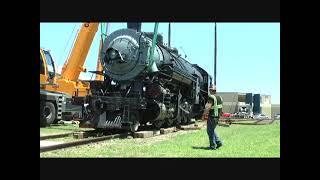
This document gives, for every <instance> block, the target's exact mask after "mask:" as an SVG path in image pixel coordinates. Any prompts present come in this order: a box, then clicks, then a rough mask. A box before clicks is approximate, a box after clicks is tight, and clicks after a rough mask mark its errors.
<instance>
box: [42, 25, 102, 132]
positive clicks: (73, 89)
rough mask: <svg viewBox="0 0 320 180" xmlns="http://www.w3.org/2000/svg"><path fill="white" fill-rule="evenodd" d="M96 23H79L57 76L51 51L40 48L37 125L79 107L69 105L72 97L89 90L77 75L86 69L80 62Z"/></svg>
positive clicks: (69, 112)
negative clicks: (69, 49) (38, 113)
mask: <svg viewBox="0 0 320 180" xmlns="http://www.w3.org/2000/svg"><path fill="white" fill-rule="evenodd" d="M98 26H99V23H83V24H82V26H81V29H80V31H79V33H78V36H77V38H76V41H75V44H74V46H73V48H72V51H71V53H70V56H69V58H68V59H67V61H66V62H65V64H64V66H63V68H62V72H61V76H60V77H57V75H56V71H55V64H54V60H53V58H52V56H51V54H50V51H49V50H45V49H43V48H40V125H42V126H45V125H47V124H51V123H53V122H55V121H57V120H60V119H62V115H63V114H66V115H70V114H72V113H73V112H76V111H79V107H76V106H73V105H72V98H73V97H85V96H86V95H88V94H89V93H90V86H89V83H88V82H84V81H81V80H79V76H80V73H81V72H86V69H85V68H84V67H83V65H84V63H85V60H86V57H87V55H88V52H89V49H90V46H91V44H92V41H93V38H94V36H95V34H96V32H97V30H98ZM98 61H99V59H98ZM99 64H100V63H99V62H98V66H99ZM97 68H98V67H97ZM101 69H102V67H101ZM99 78H101V77H99ZM102 79H103V78H102ZM77 108H78V109H77Z"/></svg>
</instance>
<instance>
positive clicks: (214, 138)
mask: <svg viewBox="0 0 320 180" xmlns="http://www.w3.org/2000/svg"><path fill="white" fill-rule="evenodd" d="M209 91H210V95H209V97H208V103H210V104H211V107H210V110H209V116H208V121H207V133H208V136H209V142H210V146H209V149H212V150H215V149H217V148H219V147H221V146H222V141H221V140H220V138H219V137H218V134H217V132H216V131H215V128H216V126H217V125H218V122H219V117H220V116H221V115H222V104H223V100H222V97H221V96H218V95H216V87H215V86H211V87H210V88H209Z"/></svg>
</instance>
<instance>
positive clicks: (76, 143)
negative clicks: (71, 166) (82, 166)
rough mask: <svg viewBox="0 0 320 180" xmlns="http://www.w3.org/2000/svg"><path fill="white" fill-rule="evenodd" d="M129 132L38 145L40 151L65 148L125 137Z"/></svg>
mask: <svg viewBox="0 0 320 180" xmlns="http://www.w3.org/2000/svg"><path fill="white" fill-rule="evenodd" d="M129 134H130V133H120V134H112V135H107V136H102V137H95V138H88V139H81V140H76V141H72V142H65V143H60V144H54V145H49V146H43V147H41V146H40V153H41V152H47V151H53V150H57V149H62V148H67V147H75V146H80V145H85V144H90V143H94V142H99V141H105V140H109V139H114V138H121V137H127V136H128V135H129Z"/></svg>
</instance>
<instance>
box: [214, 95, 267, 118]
mask: <svg viewBox="0 0 320 180" xmlns="http://www.w3.org/2000/svg"><path fill="white" fill-rule="evenodd" d="M217 95H220V96H221V97H222V99H223V108H222V111H223V112H225V113H232V114H233V113H236V112H239V111H240V110H241V109H243V108H247V109H250V112H253V113H262V114H264V115H266V116H268V117H270V118H272V108H271V96H270V95H260V94H252V93H240V92H217ZM255 104H256V105H255ZM257 104H259V105H257Z"/></svg>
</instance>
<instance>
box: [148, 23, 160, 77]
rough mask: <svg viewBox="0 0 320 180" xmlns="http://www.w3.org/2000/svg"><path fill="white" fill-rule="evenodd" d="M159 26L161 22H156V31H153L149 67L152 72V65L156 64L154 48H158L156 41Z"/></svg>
mask: <svg viewBox="0 0 320 180" xmlns="http://www.w3.org/2000/svg"><path fill="white" fill-rule="evenodd" d="M158 26H159V23H158V22H157V23H155V25H154V31H153V40H152V47H151V53H150V58H149V66H148V69H149V71H151V72H152V66H153V64H154V60H153V54H154V49H155V48H156V43H157V36H158Z"/></svg>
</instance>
